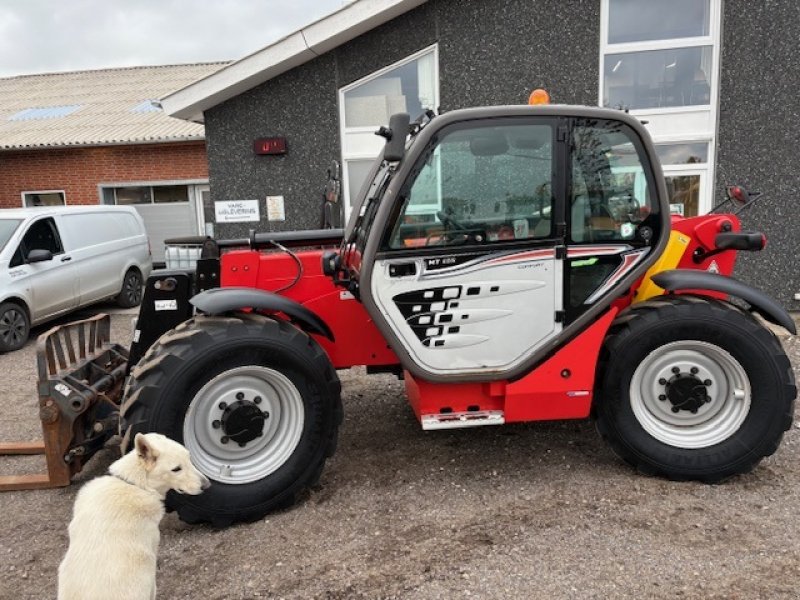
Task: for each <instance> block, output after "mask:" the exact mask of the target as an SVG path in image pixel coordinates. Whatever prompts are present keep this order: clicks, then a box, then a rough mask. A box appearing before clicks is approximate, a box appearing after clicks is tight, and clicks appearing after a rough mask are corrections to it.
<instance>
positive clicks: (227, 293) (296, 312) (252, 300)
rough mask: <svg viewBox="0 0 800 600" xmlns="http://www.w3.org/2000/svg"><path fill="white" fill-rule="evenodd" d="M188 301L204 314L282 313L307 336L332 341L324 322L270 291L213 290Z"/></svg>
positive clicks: (293, 302)
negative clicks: (245, 310) (306, 332)
mask: <svg viewBox="0 0 800 600" xmlns="http://www.w3.org/2000/svg"><path fill="white" fill-rule="evenodd" d="M190 302H191V303H192V305H193V306H194V307H195V308H196V309H198V310H201V311H203V312H204V313H205V314H207V315H219V314H222V313H225V312H229V311H232V310H239V309H242V308H252V309H255V310H267V311H274V312H282V313H284V314H286V315H288V316H289V317H291V318H292V319H294V320H295V321H299V322H300V323H301V324H302V325H303V326H304V329H306V330H307V331H309V332H310V333H316V334H319V335H324V336H325V337H326V338H328V339H329V340H330V341H334V340H333V332H332V331H331V328H330V327H328V324H327V323H325V321H323V320H322V319H320V318H319V317H318V316H317V315H316V314H314V313H313V312H311V311H310V310H308V309H307V308H306V307H305V306H303V305H302V304H299V303H297V302H295V301H294V300H290V299H289V298H286V297H284V296H279V295H278V294H273V293H271V292H265V291H263V290H257V289H254V288H248V287H223V288H214V289H210V290H206V291H205V292H200V293H199V294H197V295H196V296H194V297H192V299H191V300H190Z"/></svg>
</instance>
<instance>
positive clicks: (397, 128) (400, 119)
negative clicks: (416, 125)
mask: <svg viewBox="0 0 800 600" xmlns="http://www.w3.org/2000/svg"><path fill="white" fill-rule="evenodd" d="M410 124H411V117H410V116H409V115H408V113H397V114H395V115H392V116H391V117H390V118H389V128H388V129H386V128H385V127H381V128H380V129H379V130H378V131H377V132H376V133H377V135H380V136H381V137H385V138H386V146H384V148H383V159H384V160H386V161H389V162H397V161H398V160H400V159H402V158H403V155H404V154H405V153H406V137H407V136H408V126H409V125H410Z"/></svg>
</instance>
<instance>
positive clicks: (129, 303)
mask: <svg viewBox="0 0 800 600" xmlns="http://www.w3.org/2000/svg"><path fill="white" fill-rule="evenodd" d="M143 283H144V281H143V279H142V274H141V273H140V272H139V269H133V268H131V269H128V270H127V271H126V272H125V277H123V279H122V289H121V290H120V292H119V294H118V295H117V297H116V302H117V304H118V305H119V306H121V307H122V308H132V307H134V306H139V304H141V303H142V285H143Z"/></svg>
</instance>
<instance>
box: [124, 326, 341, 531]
mask: <svg viewBox="0 0 800 600" xmlns="http://www.w3.org/2000/svg"><path fill="white" fill-rule="evenodd" d="M339 392H340V384H339V380H338V378H337V376H336V371H335V370H334V369H333V367H332V366H331V364H330V361H329V360H328V357H327V355H326V354H325V353H324V351H323V350H322V349H321V348H320V346H319V345H318V344H317V343H316V342H315V341H314V340H313V339H311V338H310V337H309V336H307V335H306V334H305V333H303V332H302V331H300V330H298V329H297V328H295V327H293V326H292V325H289V324H288V323H284V322H281V321H275V320H272V319H267V318H263V317H255V316H252V315H241V317H235V318H234V317H231V318H223V317H198V318H196V319H193V320H191V321H189V322H187V323H186V324H183V325H181V326H179V327H178V328H177V329H175V330H173V331H171V332H168V333H166V334H165V335H164V336H162V338H161V339H160V340H159V341H158V342H157V343H156V345H155V346H153V348H152V349H151V350H150V351H148V353H147V354H146V355H145V357H144V358H143V360H142V361H141V363H140V364H139V365H138V366H137V367H136V368H135V369H134V370H133V373H132V377H131V380H130V382H129V384H128V387H127V389H126V392H125V399H124V400H123V402H124V403H127V404H128V406H126V408H124V409H123V419H124V421H123V425H124V426H126V427H127V426H130V427H131V429H130V432H129V433H130V435H129V436H127V437H128V439H132V436H133V435H134V434H135V433H138V432H140V431H141V432H146V431H157V432H159V433H163V434H165V435H167V436H169V437H171V438H173V439H175V440H178V441H180V442H182V443H183V444H184V445H185V446H186V447H187V448H188V449H189V451H190V453H191V456H192V461H193V462H194V464H195V465H196V466H197V468H198V469H200V471H202V472H203V473H204V474H205V475H206V476H207V477H208V478H209V479H211V480H212V481H213V482H214V484H213V485H212V486H211V488H210V489H209V490H207V491H206V492H204V493H203V494H201V495H199V496H182V495H178V494H172V493H171V494H170V495H169V496H168V497H167V505H168V507H170V508H174V509H176V510H177V511H178V514H179V515H180V517H181V518H182V519H184V520H186V521H189V522H199V521H208V522H211V523H212V524H214V525H216V526H226V525H229V524H231V523H234V522H237V521H251V520H254V519H258V518H260V517H262V516H264V515H265V514H267V513H268V512H270V511H271V510H274V509H276V508H283V507H286V506H289V505H291V504H293V503H294V502H295V500H296V499H297V496H298V494H299V493H300V492H302V491H303V490H304V489H305V488H307V487H309V486H310V485H313V484H314V483H315V482H316V481H317V480H318V479H319V477H320V474H321V472H322V468H323V466H324V463H325V460H326V459H327V458H328V457H329V456H331V455H332V454H333V452H334V450H335V446H336V436H337V432H338V427H339V424H340V422H341V418H342V408H341V400H340V396H339Z"/></svg>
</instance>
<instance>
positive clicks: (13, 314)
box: [0, 302, 31, 352]
mask: <svg viewBox="0 0 800 600" xmlns="http://www.w3.org/2000/svg"><path fill="white" fill-rule="evenodd" d="M30 332H31V321H30V319H29V318H28V312H27V311H26V310H25V309H24V308H22V307H21V306H20V305H19V304H17V303H15V302H3V303H2V304H0V352H11V351H13V350H19V349H20V348H22V347H23V346H24V345H25V342H27V341H28V335H29V334H30Z"/></svg>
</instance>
